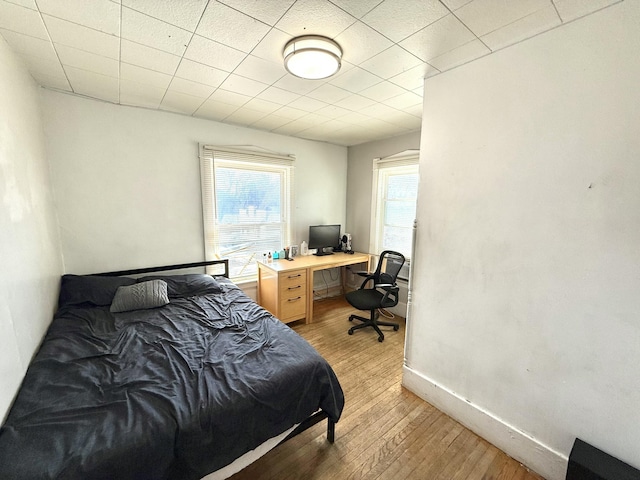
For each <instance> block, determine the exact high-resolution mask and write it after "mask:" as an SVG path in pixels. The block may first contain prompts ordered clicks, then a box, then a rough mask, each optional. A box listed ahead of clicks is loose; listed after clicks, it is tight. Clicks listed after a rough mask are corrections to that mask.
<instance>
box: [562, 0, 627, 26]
mask: <svg viewBox="0 0 640 480" xmlns="http://www.w3.org/2000/svg"><path fill="white" fill-rule="evenodd" d="M619 1H621V0H589V1H585V0H554V4H555V6H556V8H557V9H558V13H559V14H560V18H562V21H563V22H565V23H566V22H570V21H571V20H575V19H576V18H580V17H583V16H585V15H588V14H590V13H593V12H595V11H597V10H600V9H601V8H604V7H608V6H609V5H613V4H614V3H618V2H619Z"/></svg>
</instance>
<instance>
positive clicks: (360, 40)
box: [335, 22, 393, 65]
mask: <svg viewBox="0 0 640 480" xmlns="http://www.w3.org/2000/svg"><path fill="white" fill-rule="evenodd" d="M335 40H336V42H338V45H340V47H341V48H342V58H343V60H344V61H348V62H350V63H351V64H354V65H359V64H360V63H362V62H364V61H365V60H368V59H369V58H371V57H373V56H375V55H377V54H378V53H380V52H382V51H384V50H386V49H387V48H389V47H390V46H391V45H393V42H392V41H391V40H389V39H388V38H387V37H385V36H384V35H382V34H381V33H379V32H377V31H376V30H374V29H373V28H371V27H370V26H368V25H366V24H364V23H363V22H355V23H354V24H353V25H351V26H350V27H349V28H347V29H346V30H345V31H344V32H342V33H341V34H340V35H338V36H337V37H336V38H335Z"/></svg>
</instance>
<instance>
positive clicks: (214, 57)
mask: <svg viewBox="0 0 640 480" xmlns="http://www.w3.org/2000/svg"><path fill="white" fill-rule="evenodd" d="M184 56H185V58H188V59H189V60H193V61H195V62H199V63H204V64H205V65H209V66H211V67H215V68H218V69H220V70H225V71H227V72H232V71H233V70H234V69H235V68H236V67H237V66H238V65H240V62H242V60H243V59H244V57H246V54H245V53H243V52H241V51H240V50H236V49H235V48H231V47H229V46H227V45H223V44H221V43H218V42H214V41H213V40H209V39H208V38H204V37H200V36H198V35H194V37H193V38H192V39H191V43H189V48H187V51H186V52H185V54H184Z"/></svg>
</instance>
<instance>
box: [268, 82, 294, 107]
mask: <svg viewBox="0 0 640 480" xmlns="http://www.w3.org/2000/svg"><path fill="white" fill-rule="evenodd" d="M258 98H262V99H263V100H268V101H270V102H274V103H279V104H280V105H287V104H288V103H291V102H293V101H294V100H296V99H298V98H300V95H298V94H297V93H293V92H289V91H287V90H283V89H281V88H278V87H274V86H271V87H268V88H266V89H265V90H263V91H262V92H260V94H259V95H258Z"/></svg>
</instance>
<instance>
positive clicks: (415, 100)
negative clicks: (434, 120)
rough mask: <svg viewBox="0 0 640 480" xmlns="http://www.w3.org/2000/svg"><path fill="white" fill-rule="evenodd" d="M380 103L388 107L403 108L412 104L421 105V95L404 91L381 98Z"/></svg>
mask: <svg viewBox="0 0 640 480" xmlns="http://www.w3.org/2000/svg"><path fill="white" fill-rule="evenodd" d="M382 103H384V104H385V105H387V106H388V107H392V108H395V109H398V110H404V109H405V108H408V107H412V106H414V105H422V97H421V96H420V95H417V94H415V93H413V92H405V93H402V94H400V95H397V96H395V97H391V98H388V99H386V100H383V101H382Z"/></svg>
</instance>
